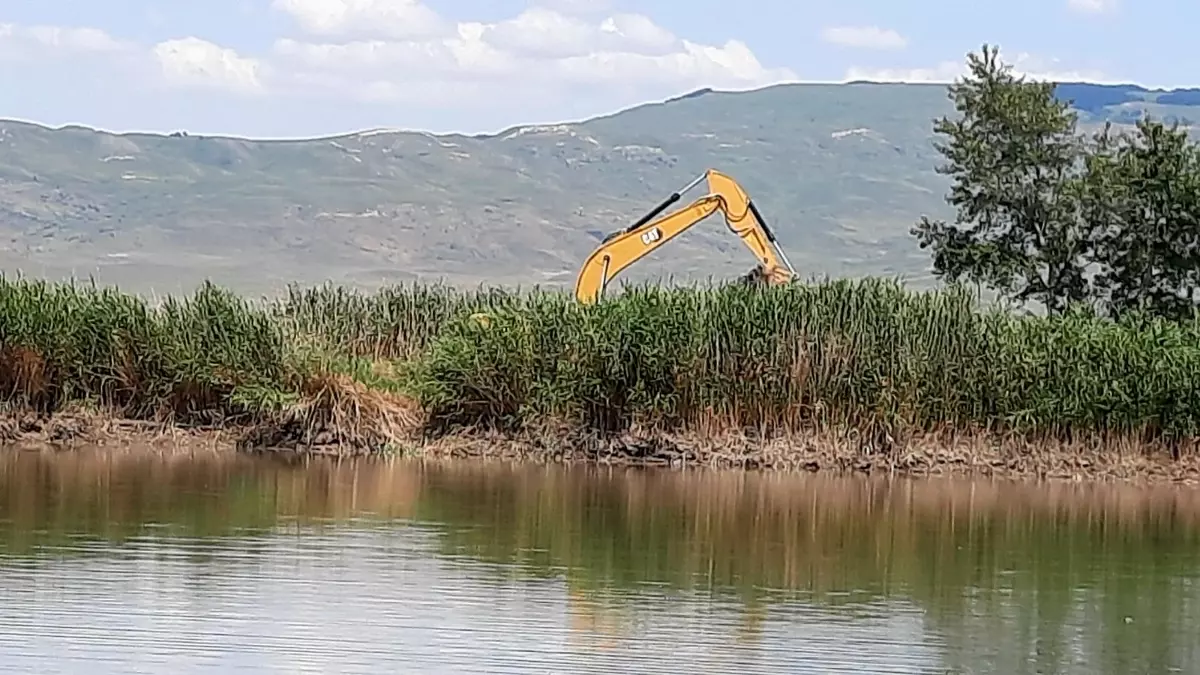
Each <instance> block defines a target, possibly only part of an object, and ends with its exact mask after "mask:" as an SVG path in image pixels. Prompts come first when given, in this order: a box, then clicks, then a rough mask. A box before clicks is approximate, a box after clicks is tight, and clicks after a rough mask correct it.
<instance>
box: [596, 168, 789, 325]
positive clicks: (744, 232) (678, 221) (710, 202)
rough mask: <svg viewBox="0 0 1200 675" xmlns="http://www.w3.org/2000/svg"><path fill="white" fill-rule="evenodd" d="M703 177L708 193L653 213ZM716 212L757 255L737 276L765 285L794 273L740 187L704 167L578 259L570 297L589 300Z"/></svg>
mask: <svg viewBox="0 0 1200 675" xmlns="http://www.w3.org/2000/svg"><path fill="white" fill-rule="evenodd" d="M704 181H708V194H707V195H705V196H703V197H700V198H699V199H697V200H696V201H694V202H692V203H691V204H689V205H688V206H686V207H685V208H682V209H680V210H678V211H675V212H674V213H671V214H670V215H666V216H663V217H662V218H658V219H657V220H655V218H657V217H658V215H659V214H661V213H662V212H663V211H666V210H667V209H668V208H669V207H670V206H671V205H672V204H674V203H675V202H677V201H679V200H680V199H681V198H682V197H683V195H684V194H686V193H687V192H689V191H691V190H692V188H695V187H696V186H697V185H699V184H700V183H702V182H704ZM717 211H720V212H721V213H722V214H723V215H724V216H725V224H726V225H727V226H728V227H729V229H730V231H732V232H733V233H734V234H735V235H737V237H738V238H739V239H741V240H742V243H744V244H745V245H746V247H747V248H749V249H750V251H751V252H753V253H754V255H755V257H757V258H758V264H759V266H758V268H757V269H756V270H755V272H752V273H751V274H750V275H747V277H743V279H747V280H749V279H755V278H756V279H755V280H757V281H758V282H760V283H766V284H769V285H778V284H785V283H787V282H789V281H791V280H792V279H793V278H794V277H795V276H796V270H795V269H794V268H793V267H792V264H791V263H790V262H789V261H788V259H787V256H786V255H785V254H784V252H783V249H782V248H781V247H780V246H779V243H778V242H777V241H776V240H775V235H774V233H772V232H771V228H770V227H768V226H767V221H766V220H764V219H763V217H762V214H761V213H759V212H758V208H757V207H756V206H755V205H754V202H752V201H751V200H750V198H749V197H748V196H746V191H745V190H743V189H742V186H740V185H738V183H737V181H735V180H734V179H733V178H730V177H729V176H727V175H725V174H723V173H721V172H719V171H716V170H715V169H709V170H708V171H706V172H704V174H703V175H701V176H700V177H698V178H696V179H695V180H693V181H692V182H690V183H688V184H687V185H686V186H684V187H683V188H682V189H680V190H677V191H675V192H674V193H672V194H671V196H670V197H668V198H666V199H665V200H663V202H662V203H661V204H659V205H658V206H656V207H654V209H652V210H651V211H650V212H649V213H647V214H646V215H644V216H642V217H641V218H639V219H638V220H637V222H635V223H634V224H632V225H630V226H629V227H627V228H626V229H624V230H619V231H617V232H614V233H612V234H610V235H608V237H606V238H605V239H604V242H603V243H602V244H600V246H599V247H598V248H596V250H595V251H593V252H592V254H591V255H590V256H588V258H587V260H586V261H584V263H583V267H582V269H580V270H579V276H578V277H577V278H576V280H575V297H576V299H578V300H579V301H580V302H582V303H585V304H590V303H593V302H596V301H597V300H599V299H600V298H601V297H602V296H603V294H604V289H605V288H606V287H607V286H608V283H609V282H610V281H612V280H613V278H615V277H616V276H617V275H618V274H620V272H621V271H622V270H624V269H625V268H626V267H629V266H630V265H632V264H633V263H635V262H637V261H638V260H641V259H642V258H644V257H646V256H647V255H649V254H650V253H651V252H652V251H654V250H656V249H657V248H658V247H660V246H662V245H663V244H665V243H667V242H668V241H671V240H672V239H674V238H675V237H677V236H679V235H680V234H682V233H683V232H684V231H685V230H687V229H688V228H690V227H691V226H693V225H695V224H696V223H698V222H700V221H702V220H704V219H705V218H707V217H709V216H711V215H712V214H714V213H716V212H717Z"/></svg>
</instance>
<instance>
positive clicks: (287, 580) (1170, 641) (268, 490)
mask: <svg viewBox="0 0 1200 675" xmlns="http://www.w3.org/2000/svg"><path fill="white" fill-rule="evenodd" d="M1198 573H1200V491H1196V490H1184V489H1180V490H1175V489H1166V488H1157V489H1154V490H1143V489H1137V488H1130V487H1088V486H1083V485H1074V484H1072V485H1055V486H1032V485H1016V484H1007V483H999V482H974V483H972V482H949V481H928V482H905V481H885V480H866V479H833V478H820V477H813V476H763V475H742V474H712V473H691V474H683V473H669V472H662V473H659V472H646V471H627V470H605V469H596V468H573V469H566V468H545V467H511V466H507V465H499V464H495V465H491V464H471V465H467V464H459V465H421V464H417V463H410V462H404V461H381V460H375V461H355V462H342V463H336V462H330V461H311V462H291V463H286V462H283V461H281V460H275V459H269V458H252V457H244V456H232V457H231V456H219V455H194V456H193V455H175V456H160V455H155V454H149V453H146V452H124V453H120V452H110V451H102V450H96V451H86V452H73V453H61V454H52V453H35V452H16V451H6V452H0V671H3V672H21V673H60V672H62V673H74V672H86V673H89V674H96V675H99V674H101V673H127V672H143V673H145V672H156V673H157V672H162V673H167V672H171V673H175V672H178V673H188V672H230V671H235V672H236V671H253V672H286V673H297V672H328V673H399V672H403V673H410V672H411V673H605V674H611V673H738V674H739V675H748V674H752V673H997V674H1001V673H1002V674H1006V675H1007V674H1023V673H1030V674H1032V673H1080V674H1083V673H1088V674H1092V673H1113V674H1118V673H1119V674H1121V675H1127V674H1132V673H1172V672H1181V673H1200V581H1198V576H1200V575H1198Z"/></svg>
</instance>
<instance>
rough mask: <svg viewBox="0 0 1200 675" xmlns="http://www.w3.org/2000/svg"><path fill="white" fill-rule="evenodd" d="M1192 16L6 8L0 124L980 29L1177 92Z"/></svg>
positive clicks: (588, 0)
mask: <svg viewBox="0 0 1200 675" xmlns="http://www.w3.org/2000/svg"><path fill="white" fill-rule="evenodd" d="M982 6H987V7H988V9H987V10H984V9H982ZM1135 7H1136V11H1135ZM1163 17H1169V18H1170V20H1169V21H1163ZM1198 21H1200V4H1197V3H1195V2H1194V1H1191V0H1187V1H1185V0H1141V1H1140V2H1139V3H1137V4H1136V5H1135V4H1134V3H1133V2H1131V0H1009V1H1008V2H1005V3H1003V4H1001V3H998V2H988V3H985V2H976V3H965V2H961V0H957V1H953V0H905V2H895V1H894V0H838V1H837V2H813V1H811V0H740V1H736V2H730V0H687V1H682V0H638V1H637V2H633V1H628V0H540V1H535V2H524V1H521V0H425V1H424V2H418V1H417V0H205V1H204V2H183V1H182V0H173V1H170V2H163V1H162V0H89V1H88V2H80V1H79V0H4V1H3V2H0V117H9V118H18V119H28V120H35V121H39V122H43V123H47V124H54V125H58V124H65V123H80V124H86V125H89V126H96V127H100V128H105V129H113V130H156V131H170V130H175V129H186V130H188V131H191V132H194V133H227V134H235V135H248V136H272V137H278V136H306V135H318V134H327V133H335V132H341V131H348V130H354V129H363V128H375V127H402V128H415V129H427V130H432V131H472V132H475V131H494V130H497V129H500V128H503V127H507V126H510V125H513V124H520V123H529V122H550V121H557V120H563V119H575V118H580V117H586V116H590V115H595V114H600V113H604V112H609V111H612V110H615V109H619V108H623V107H627V106H630V105H634V104H636V103H639V102H643V101H646V100H656V99H661V98H665V97H668V96H673V95H677V94H679V93H682V92H686V91H690V90H692V89H696V88H699V87H703V86H712V87H716V88H722V89H748V88H754V87H759V86H764V85H767V84H771V83H775V82H781V81H796V80H819V81H841V80H844V79H883V80H904V81H918V80H923V81H930V80H933V81H947V80H949V79H952V78H953V77H954V76H955V75H956V74H957V73H958V69H959V68H961V65H962V63H963V59H964V55H965V54H966V52H968V51H971V50H974V49H977V48H978V47H979V46H980V45H981V44H982V43H984V42H988V43H992V44H998V45H1000V46H1001V48H1002V50H1003V55H1004V57H1005V59H1006V60H1007V61H1009V62H1010V63H1013V64H1015V65H1016V66H1017V68H1018V69H1019V70H1021V71H1023V72H1027V73H1029V74H1030V75H1033V76H1035V77H1049V78H1054V79H1085V80H1091V81H1123V82H1137V83H1141V84H1146V85H1151V86H1167V87H1172V86H1194V85H1197V84H1200V82H1197V81H1196V77H1197V76H1196V74H1195V73H1196V71H1195V69H1194V67H1193V66H1192V64H1193V63H1194V61H1193V60H1192V59H1191V58H1189V57H1190V56H1192V54H1191V52H1192V50H1190V49H1189V50H1188V52H1189V53H1186V54H1185V51H1184V50H1185V46H1189V45H1190V44H1191V42H1190V40H1189V38H1191V36H1190V35H1186V34H1185V31H1187V30H1188V26H1189V25H1190V26H1195V25H1196V23H1197V22H1198Z"/></svg>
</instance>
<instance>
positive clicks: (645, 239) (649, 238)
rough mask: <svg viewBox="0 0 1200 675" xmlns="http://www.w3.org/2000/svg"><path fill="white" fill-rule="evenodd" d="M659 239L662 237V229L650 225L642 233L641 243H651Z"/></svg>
mask: <svg viewBox="0 0 1200 675" xmlns="http://www.w3.org/2000/svg"><path fill="white" fill-rule="evenodd" d="M659 239H662V230H660V229H658V228H657V227H652V228H650V229H649V230H647V231H646V232H643V233H642V243H643V244H645V245H647V246H649V245H650V244H653V243H654V242H656V241H658V240H659Z"/></svg>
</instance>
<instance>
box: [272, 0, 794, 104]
mask: <svg viewBox="0 0 1200 675" xmlns="http://www.w3.org/2000/svg"><path fill="white" fill-rule="evenodd" d="M298 3H311V6H316V5H317V4H318V3H324V4H325V5H328V6H335V5H336V6H337V7H341V8H345V7H350V6H353V7H354V8H355V9H354V11H355V12H357V14H355V21H357V22H363V23H366V24H372V25H379V24H386V23H387V17H388V16H391V15H390V14H389V13H390V12H393V11H395V7H397V6H402V7H404V8H405V10H404V11H408V12H414V13H417V14H419V15H422V16H424V12H426V11H427V10H425V9H423V6H420V5H416V4H414V3H411V2H403V3H401V4H400V5H386V6H385V5H383V4H382V2H381V0H357V1H355V0H275V4H276V7H277V8H280V9H281V10H282V11H287V12H291V13H294V11H295V7H296V6H297V4H298ZM285 5H286V7H285ZM385 7H387V8H390V9H385ZM372 8H374V9H373V10H372ZM577 9H578V7H577ZM372 11H374V12H376V13H374V14H373V13H372ZM337 16H338V17H339V19H338V21H341V18H340V17H341V16H342V15H341V14H338V15H337ZM435 18H436V17H435ZM439 22H441V19H437V21H433V20H430V21H427V22H426V24H425V25H428V26H432V25H435V24H437V25H442V24H441V23H439ZM335 24H337V22H336V21H333V20H324V21H320V22H315V23H313V24H310V31H311V32H312V33H313V34H314V35H316V36H317V39H315V40H314V39H310V38H299V39H298V38H283V39H280V40H277V41H276V42H275V44H274V46H273V48H272V51H271V54H270V56H269V57H268V59H269V61H270V63H271V65H272V66H273V70H274V71H276V72H277V73H279V77H278V79H277V81H276V82H275V84H277V85H279V86H284V87H288V86H292V87H300V86H302V87H303V88H304V89H305V90H306V91H308V92H309V93H312V92H314V91H318V90H325V91H336V92H337V93H338V94H340V95H350V96H356V97H358V98H361V99H364V100H380V99H391V100H404V101H413V100H420V98H421V96H422V95H423V94H429V96H430V97H431V98H435V99H439V100H440V99H441V98H442V94H440V93H438V92H443V91H446V90H447V87H449V86H451V85H453V84H455V83H458V84H462V85H470V86H471V87H474V88H473V89H470V90H464V97H463V98H461V99H460V103H461V104H463V105H465V104H466V101H467V100H469V96H468V93H467V92H468V91H470V92H477V93H478V95H480V96H491V97H493V98H494V97H495V96H497V95H500V96H506V97H512V96H518V95H519V96H524V97H536V98H537V99H545V98H546V97H554V96H555V95H560V96H562V95H566V94H565V93H564V92H565V89H572V88H574V87H578V86H608V87H612V88H618V89H621V90H623V91H629V90H630V89H631V88H632V89H636V90H637V91H638V92H640V94H641V95H642V96H644V97H655V96H667V95H672V94H676V93H679V92H681V91H683V90H687V89H690V88H698V87H703V86H711V87H719V88H733V89H736V88H748V87H757V86H762V85H766V84H770V83H773V82H779V81H783V80H791V79H795V75H794V74H793V73H792V72H791V71H789V70H787V69H772V68H767V67H765V66H764V65H763V64H762V63H760V62H759V61H758V59H757V58H756V57H755V56H754V54H753V52H751V51H750V49H749V48H748V47H747V46H746V45H745V44H744V43H742V42H739V41H736V40H731V41H729V42H727V43H725V44H724V45H720V46H717V45H704V44H697V43H693V42H690V41H688V40H685V39H682V38H680V37H678V36H676V35H674V34H672V33H671V32H670V31H668V30H666V29H665V28H663V27H661V26H658V25H657V24H655V23H654V22H653V21H651V20H650V19H649V18H648V17H646V16H643V15H640V14H628V13H618V14H612V15H609V16H607V17H603V18H601V17H593V18H590V19H587V18H583V17H581V16H578V15H574V14H566V13H563V12H560V11H556V10H553V9H548V8H545V7H533V8H529V9H527V10H525V11H523V12H521V13H520V14H518V15H517V16H515V17H513V18H511V19H507V20H503V21H498V22H495V23H481V22H463V23H458V24H455V25H453V26H451V27H450V29H447V30H445V31H442V32H429V33H426V34H424V35H421V36H413V37H409V38H404V39H401V38H396V37H390V38H389V37H382V36H380V34H379V31H378V30H351V29H349V28H348V27H346V26H348V25H349V24H345V23H343V24H337V25H340V26H342V28H339V30H343V31H344V35H343V38H344V39H342V40H339V41H332V40H325V39H322V38H324V37H325V34H326V33H328V32H329V31H330V30H333V28H332V27H333V26H335ZM445 25H449V24H445ZM564 88H565V89H564ZM572 91H574V89H572ZM484 92H487V93H484ZM517 92H520V94H518V93H517ZM595 93H596V92H592V94H595ZM531 100H532V99H531Z"/></svg>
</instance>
